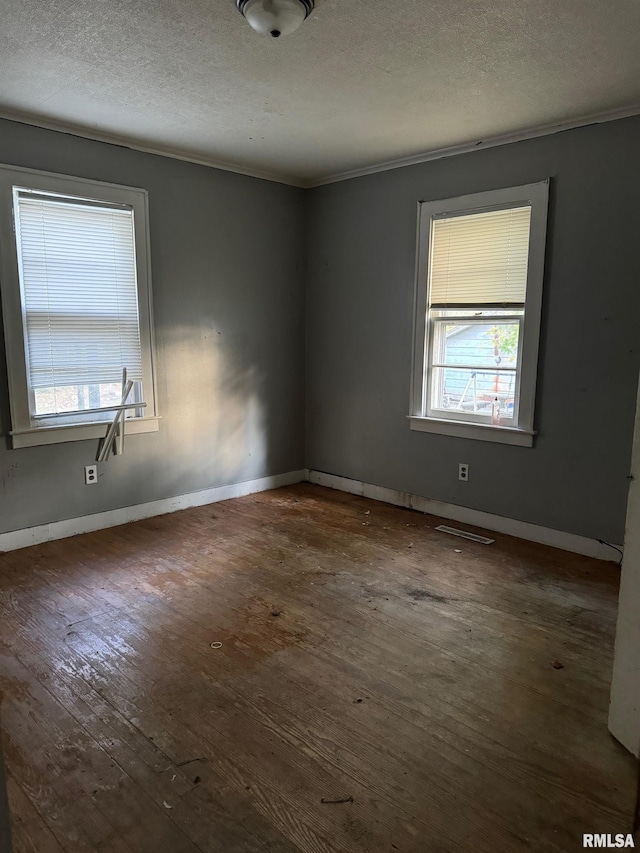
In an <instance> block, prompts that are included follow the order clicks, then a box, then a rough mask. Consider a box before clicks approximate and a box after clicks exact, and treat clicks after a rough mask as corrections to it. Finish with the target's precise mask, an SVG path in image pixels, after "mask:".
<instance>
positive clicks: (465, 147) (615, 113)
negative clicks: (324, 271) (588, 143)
mask: <svg viewBox="0 0 640 853" xmlns="http://www.w3.org/2000/svg"><path fill="white" fill-rule="evenodd" d="M637 115H640V104H635V105H633V106H630V107H624V108H622V109H617V110H610V111H607V112H601V113H593V114H592V115H587V116H582V117H581V118H577V119H572V120H571V121H564V122H557V123H555V124H547V125H541V126H540V127H532V128H528V129H527V130H519V131H515V132H513V133H505V134H501V135H500V136H491V137H487V138H486V139H481V140H479V141H477V142H466V143H462V144H461V145H451V146H449V147H447V148H438V149H434V150H433V151H425V152H423V153H422V154H413V155H411V156H409V157H399V158H398V159H396V160H386V161H384V162H382V163H376V164H374V165H372V166H364V167H363V168H361V169H352V170H350V171H348V172H338V173H336V174H335V175H327V176H325V177H322V178H318V179H317V180H315V181H307V182H305V183H303V184H302V187H303V188H304V189H313V188H314V187H322V186H325V185H326V184H335V183H338V182H339V181H349V180H351V178H361V177H364V176H365V175H375V174H376V173H378V172H387V171H389V170H391V169H401V168H402V167H403V166H416V165H418V164H420V163H428V162H429V161H430V160H441V159H443V158H444V157H455V156H456V155H457V154H468V153H469V152H471V151H482V150H484V149H486V148H496V147H497V146H499V145H508V144H509V143H511V142H523V141H525V140H527V139H536V138H538V137H540V136H551V135H552V134H554V133H563V132H564V131H565V130H576V129H577V128H580V127H586V126H587V125H590V124H602V123H604V122H608V121H616V120H617V119H622V118H631V117H633V116H637Z"/></svg>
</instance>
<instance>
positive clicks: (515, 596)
mask: <svg viewBox="0 0 640 853" xmlns="http://www.w3.org/2000/svg"><path fill="white" fill-rule="evenodd" d="M438 523H439V521H438V520H437V519H435V518H434V517H433V516H424V515H420V514H418V513H414V512H410V511H408V510H402V509H397V508H394V507H390V506H387V505H385V504H380V503H375V502H373V501H368V500H365V499H362V498H358V497H354V496H351V495H345V494H341V493H338V492H332V491H329V490H326V489H322V488H320V487H316V486H311V485H307V484H303V485H299V486H293V487H290V488H285V489H280V490H278V491H273V492H267V493H263V494H260V495H256V496H251V497H245V498H240V499H237V500H234V501H228V502H225V503H219V504H214V505H212V506H206V507H201V508H198V509H192V510H186V511H184V512H180V513H176V514H174V515H168V516H163V517H160V518H153V519H149V520H148V521H142V522H137V523H135V524H130V525H127V526H124V527H119V528H112V529H110V530H106V531H100V532H97V533H91V534H86V535H83V536H78V537H74V538H73V539H66V540H62V541H59V542H52V543H48V544H46V545H40V546H36V547H33V548H28V549H25V550H22V551H15V552H12V553H8V554H5V555H2V556H0V658H1V659H0V674H1V677H0V690H1V691H2V693H3V700H2V706H1V720H2V727H3V730H4V731H3V735H4V737H3V742H4V750H5V762H6V769H7V774H8V793H9V801H10V805H11V808H12V812H13V835H14V846H15V850H16V851H17V853H22V851H37V853H50V852H51V853H54V851H55V853H60V851H74V853H75V851H96V850H99V851H109V853H111V851H114V852H115V851H128V853H146V852H147V851H149V853H194V851H207V853H209V851H220V853H245V851H246V852H247V853H249V851H270V853H293V851H308V853H321V851H322V853H324V851H333V852H334V853H346V852H347V851H358V852H359V851H390V853H391V851H403V853H425V851H426V852H427V853H431V851H434V853H445V851H446V853H448V851H473V853H518V851H531V850H534V851H575V850H578V849H582V838H581V835H582V833H583V832H611V833H616V832H629V831H630V830H631V822H632V814H633V808H634V802H635V789H634V784H635V762H634V761H633V760H632V759H631V757H630V756H629V755H628V754H627V753H626V752H625V751H624V750H623V749H622V748H621V747H620V746H619V745H618V744H617V743H616V742H615V741H614V740H613V739H612V738H611V737H610V736H609V734H608V733H607V728H606V716H607V706H608V691H609V678H610V670H611V661H612V645H613V635H614V625H615V613H616V596H617V587H618V574H619V572H618V569H617V567H616V565H615V564H614V563H602V562H597V561H595V560H590V559H587V558H583V557H578V556H574V555H571V554H567V553H564V552H561V551H556V550H554V549H551V548H547V547H544V546H538V545H533V544H531V543H525V542H522V541H519V540H517V539H512V538H510V537H507V536H501V535H496V534H492V535H495V536H496V540H497V541H496V543H495V544H493V545H489V546H487V545H479V544H475V543H473V542H467V541H465V540H461V539H456V538H454V537H451V536H448V535H446V534H443V533H439V532H437V531H435V530H434V529H433V528H434V527H435V526H436V524H438ZM217 642H220V643H222V647H221V648H212V647H211V644H212V643H217ZM554 663H555V664H556V666H554ZM560 665H561V667H562V668H556V667H559V666H560ZM345 798H349V799H348V801H347V802H340V803H335V802H323V800H339V799H345Z"/></svg>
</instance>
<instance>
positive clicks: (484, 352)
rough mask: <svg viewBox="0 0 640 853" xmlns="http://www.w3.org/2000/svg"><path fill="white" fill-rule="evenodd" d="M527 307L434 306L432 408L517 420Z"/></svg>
mask: <svg viewBox="0 0 640 853" xmlns="http://www.w3.org/2000/svg"><path fill="white" fill-rule="evenodd" d="M523 317H524V312H523V311H517V312H513V311H512V312H508V311H502V312H500V311H474V312H468V311H467V312H463V311H434V312H433V317H432V320H433V332H434V334H433V361H432V365H431V369H432V384H431V392H432V399H431V408H432V409H434V410H436V409H441V410H443V412H444V413H447V412H462V413H468V414H471V415H473V416H478V415H479V416H484V417H487V416H489V417H491V420H492V423H493V424H498V423H506V422H510V423H513V415H514V409H515V404H516V400H517V385H518V343H519V338H520V324H521V322H522V318H523Z"/></svg>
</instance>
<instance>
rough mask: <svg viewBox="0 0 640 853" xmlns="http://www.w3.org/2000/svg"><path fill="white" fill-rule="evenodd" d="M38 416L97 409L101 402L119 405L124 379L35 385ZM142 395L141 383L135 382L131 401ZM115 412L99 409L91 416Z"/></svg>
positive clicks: (103, 417) (130, 413) (129, 414)
mask: <svg viewBox="0 0 640 853" xmlns="http://www.w3.org/2000/svg"><path fill="white" fill-rule="evenodd" d="M34 397H35V416H36V417H38V416H39V415H50V414H59V413H62V412H82V411H83V410H84V409H97V408H100V407H102V406H114V405H115V406H119V405H120V403H121V401H122V383H121V382H102V383H99V384H94V385H63V386H50V387H49V388H36V389H35V390H34ZM141 399H142V383H141V382H135V383H134V386H133V388H132V390H131V394H130V395H129V400H128V402H132V403H133V402H138V401H140V400H141ZM135 413H136V409H130V410H129V411H127V412H126V413H125V417H132V416H133V415H134V414H135ZM113 415H114V412H104V413H102V412H99V413H97V414H93V415H91V420H96V421H97V420H107V421H110V420H111V419H112V418H113Z"/></svg>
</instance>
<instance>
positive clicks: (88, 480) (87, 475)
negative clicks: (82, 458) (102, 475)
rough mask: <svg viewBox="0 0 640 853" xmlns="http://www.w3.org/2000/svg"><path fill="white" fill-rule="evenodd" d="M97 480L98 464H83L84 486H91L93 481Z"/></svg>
mask: <svg viewBox="0 0 640 853" xmlns="http://www.w3.org/2000/svg"><path fill="white" fill-rule="evenodd" d="M97 482H98V466H97V465H85V466H84V483H85V486H91V485H93V483H97Z"/></svg>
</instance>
